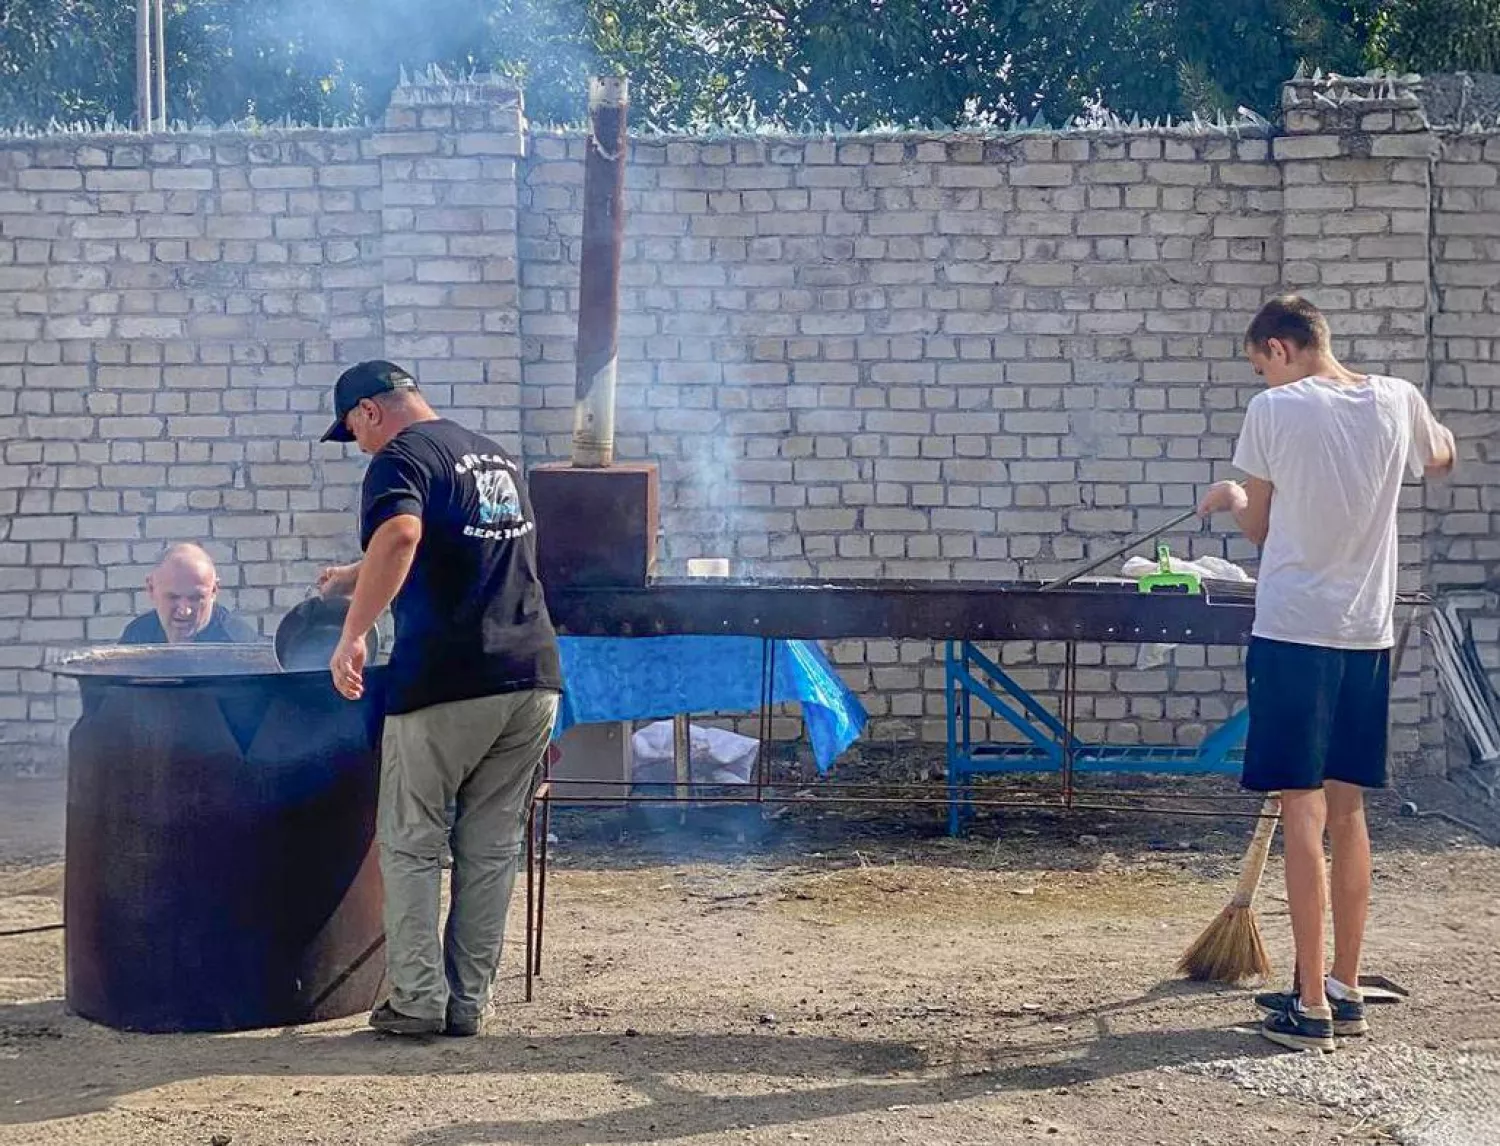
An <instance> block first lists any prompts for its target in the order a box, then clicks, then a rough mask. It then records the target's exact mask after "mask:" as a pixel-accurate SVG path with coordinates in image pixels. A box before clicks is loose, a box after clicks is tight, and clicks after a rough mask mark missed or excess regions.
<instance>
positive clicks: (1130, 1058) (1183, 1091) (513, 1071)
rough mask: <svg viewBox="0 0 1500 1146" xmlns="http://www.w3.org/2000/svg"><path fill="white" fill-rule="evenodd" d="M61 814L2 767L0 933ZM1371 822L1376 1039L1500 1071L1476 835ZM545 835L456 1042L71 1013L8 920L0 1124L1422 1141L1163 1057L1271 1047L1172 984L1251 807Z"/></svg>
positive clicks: (1496, 931)
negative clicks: (527, 989)
mask: <svg viewBox="0 0 1500 1146" xmlns="http://www.w3.org/2000/svg"><path fill="white" fill-rule="evenodd" d="M28 784H29V785H34V786H33V787H27V785H28ZM60 800H61V787H60V786H59V785H57V784H56V783H55V782H48V781H40V780H37V781H16V782H10V783H8V784H4V785H0V841H4V842H3V844H0V849H3V850H0V930H7V929H14V928H20V927H26V926H33V925H37V924H43V923H48V922H53V921H57V920H59V919H60V918H61V915H60V905H59V898H60V894H61V886H62V866H61V863H60V862H59V856H60V852H61V846H60V842H59V836H58V832H59V827H60V823H61V816H60V812H59V805H60ZM1204 806H1209V807H1213V806H1218V807H1223V806H1226V805H1225V804H1224V803H1223V802H1222V801H1221V802H1219V803H1217V804H1215V803H1214V797H1213V795H1212V793H1211V792H1210V793H1209V800H1208V802H1207V804H1206V805H1204ZM1237 806H1239V807H1243V806H1244V805H1237ZM1393 808H1394V805H1393V803H1391V802H1389V801H1387V802H1385V803H1383V804H1382V805H1381V806H1380V808H1379V810H1378V811H1377V813H1376V815H1375V829H1374V830H1375V839H1376V848H1377V871H1376V883H1375V904H1374V910H1373V915H1372V921H1371V928H1370V943H1369V948H1368V952H1369V955H1368V959H1367V967H1366V970H1367V971H1371V972H1378V973H1380V974H1383V975H1386V976H1388V977H1389V978H1390V979H1392V980H1394V981H1396V982H1397V983H1399V984H1400V985H1402V986H1403V987H1405V988H1407V989H1408V990H1409V991H1410V992H1411V997H1410V999H1408V1000H1406V1001H1404V1002H1400V1003H1396V1004H1390V1005H1383V1006H1380V1007H1378V1008H1373V1022H1374V1024H1375V1032H1374V1034H1373V1036H1372V1040H1371V1041H1372V1043H1373V1044H1374V1045H1375V1046H1377V1047H1391V1046H1393V1045H1394V1046H1410V1047H1412V1048H1419V1049H1420V1050H1422V1051H1425V1052H1431V1054H1432V1055H1435V1056H1439V1057H1440V1058H1441V1059H1442V1061H1448V1060H1450V1059H1451V1060H1454V1061H1456V1060H1457V1058H1458V1056H1461V1055H1463V1054H1465V1053H1467V1054H1471V1055H1475V1056H1478V1057H1481V1058H1486V1059H1489V1056H1500V954H1497V952H1500V852H1497V851H1496V850H1494V849H1491V848H1488V847H1485V846H1484V845H1482V844H1479V843H1477V842H1475V841H1474V839H1473V838H1472V837H1470V836H1467V835H1465V834H1464V833H1463V832H1461V831H1459V830H1457V829H1455V828H1453V827H1452V826H1450V825H1448V824H1446V823H1443V822H1441V821H1437V820H1427V819H1418V820H1410V819H1400V818H1397V817H1395V816H1393V815H1392V814H1391V812H1392V811H1393ZM19 820H24V821H25V822H24V823H20V822H19ZM554 827H555V831H556V834H557V837H558V843H557V844H556V845H555V848H554V853H553V859H554V866H553V870H552V876H553V878H552V880H551V886H550V897H549V905H548V912H549V914H548V924H547V964H546V969H545V977H544V979H543V981H542V982H541V984H540V985H539V986H540V993H539V996H538V999H537V1001H536V1002H534V1003H532V1004H529V1005H527V1004H525V1003H522V1002H521V1001H520V999H521V991H522V985H521V980H520V959H519V951H520V943H519V939H520V926H521V924H522V913H521V909H520V906H519V901H518V906H517V909H516V911H514V912H513V914H512V928H511V931H512V936H513V938H514V940H515V942H514V943H512V944H511V945H510V946H509V947H508V949H507V954H506V958H505V961H504V966H503V979H502V982H501V983H500V985H499V1001H500V1006H499V1010H498V1012H497V1015H496V1017H495V1019H494V1020H493V1022H492V1025H491V1029H490V1032H489V1034H488V1035H487V1036H485V1037H482V1038H479V1039H472V1040H456V1041H455V1040H443V1039H435V1040H431V1041H423V1042H409V1041H396V1040H392V1039H388V1038H383V1037H380V1036H377V1035H375V1034H373V1033H371V1032H369V1031H368V1030H367V1029H366V1028H365V1026H364V1016H363V1015H360V1016H355V1017H351V1018H350V1019H347V1020H343V1021H339V1022H334V1023H328V1024H324V1025H321V1026H317V1027H307V1028H301V1029H289V1030H273V1031H264V1032H255V1033H249V1034H236V1035H220V1036H170V1035H154V1036H143V1035H128V1034H122V1033H118V1032H114V1031H110V1030H107V1029H104V1028H101V1027H97V1026H94V1025H92V1024H90V1023H87V1022H85V1021H83V1020H81V1019H78V1018H75V1017H72V1016H70V1015H69V1014H68V1013H67V1012H66V1010H65V1008H64V1006H63V1003H62V1001H61V994H62V989H63V984H62V937H61V935H60V934H58V933H56V932H51V933H45V934H41V935H32V936H21V937H7V938H0V1142H4V1143H17V1144H20V1143H27V1144H32V1143H37V1144H40V1143H68V1144H70V1146H104V1144H106V1143H108V1144H115V1143H119V1144H123V1143H132V1144H134V1143H174V1144H176V1143H187V1144H193V1143H202V1144H204V1146H210V1144H218V1146H223V1144H225V1143H233V1144H234V1146H253V1144H269V1143H278V1144H279V1143H302V1142H307V1143H325V1144H334V1143H361V1144H363V1143H393V1144H403V1146H469V1144H481V1143H486V1144H487V1143H522V1144H532V1146H585V1144H589V1143H595V1144H603V1143H637V1142H663V1141H666V1142H693V1143H705V1144H727V1143H786V1142H816V1143H829V1144H842V1143H911V1144H925V1146H942V1144H952V1143H961V1142H962V1143H1021V1142H1046V1143H1057V1144H1065V1143H1066V1144H1080V1146H1081V1144H1083V1143H1108V1144H1115V1143H1118V1144H1121V1146H1124V1144H1127V1143H1128V1144H1130V1146H1135V1144H1137V1143H1145V1144H1147V1146H1150V1144H1153V1143H1166V1144H1172V1146H1176V1144H1179V1143H1182V1144H1189V1143H1201V1144H1203V1146H1237V1144H1246V1146H1248V1144H1251V1143H1266V1142H1278V1143H1283V1142H1285V1143H1293V1142H1295V1143H1308V1144H1313V1143H1317V1144H1326V1143H1334V1142H1389V1141H1398V1140H1403V1141H1418V1139H1415V1138H1410V1137H1405V1138H1403V1137H1400V1136H1399V1135H1397V1132H1396V1131H1395V1130H1394V1129H1393V1128H1392V1127H1390V1126H1387V1125H1383V1124H1382V1122H1381V1119H1380V1118H1379V1117H1371V1116H1370V1115H1369V1114H1362V1113H1361V1112H1360V1111H1359V1110H1358V1109H1357V1108H1356V1109H1339V1108H1336V1107H1333V1106H1319V1105H1313V1104H1309V1103H1306V1102H1302V1101H1298V1100H1295V1099H1293V1098H1291V1097H1279V1096H1277V1095H1276V1094H1274V1093H1273V1094H1270V1095H1269V1096H1262V1095H1259V1094H1256V1093H1254V1092H1253V1091H1250V1090H1246V1089H1243V1088H1241V1087H1240V1086H1237V1085H1235V1084H1234V1083H1233V1082H1230V1081H1225V1080H1223V1079H1221V1078H1215V1077H1201V1076H1197V1075H1193V1074H1189V1073H1183V1072H1181V1071H1177V1070H1172V1069H1170V1068H1172V1067H1174V1066H1181V1065H1183V1064H1194V1063H1204V1062H1213V1061H1216V1060H1224V1059H1233V1058H1238V1057H1241V1056H1248V1057H1249V1058H1250V1059H1254V1058H1256V1057H1257V1056H1263V1055H1271V1054H1275V1053H1280V1052H1276V1051H1275V1050H1274V1049H1273V1048H1271V1047H1270V1046H1269V1044H1264V1043H1263V1042H1262V1040H1260V1039H1258V1038H1257V1037H1255V1036H1254V1034H1253V1033H1252V1032H1251V1029H1250V1025H1249V1024H1250V1023H1251V1022H1252V1021H1253V1018H1254V1011H1253V1007H1252V1005H1251V1003H1250V1001H1249V996H1248V992H1247V991H1245V990H1234V989H1228V988H1208V987H1201V986H1198V985H1193V984H1187V983H1185V982H1182V981H1180V980H1177V979H1175V978H1173V977H1172V967H1173V964H1174V962H1175V960H1176V958H1177V957H1178V955H1179V954H1180V953H1181V951H1182V949H1183V947H1184V946H1185V945H1186V944H1187V943H1188V942H1189V941H1190V940H1191V939H1192V938H1193V937H1194V936H1195V935H1196V934H1197V932H1198V931H1199V930H1200V929H1201V928H1202V927H1203V925H1204V924H1206V923H1207V922H1208V921H1209V920H1210V919H1212V918H1213V916H1214V914H1215V913H1216V912H1217V911H1218V909H1219V908H1220V907H1221V906H1222V905H1223V904H1224V902H1225V901H1226V898H1227V894H1228V890H1229V888H1230V887H1231V886H1232V884H1233V880H1234V875H1235V874H1236V872H1237V868H1238V859H1239V855H1240V853H1241V852H1242V850H1243V847H1244V843H1245V841H1246V839H1247V838H1248V833H1249V825H1248V823H1247V822H1246V821H1245V820H1232V819H1191V818H1188V817H1185V816H1180V815H1178V816H1171V817H1162V816H1151V817H1140V816H1127V815H1121V814H1110V813H1101V812H1073V813H1066V814H1065V813H1059V812H1021V811H1005V812H993V813H990V814H986V815H982V816H981V818H980V820H979V822H978V823H977V824H976V826H975V830H974V831H973V832H972V833H971V835H970V836H969V837H967V838H965V839H962V840H950V839H948V838H947V837H946V836H945V835H944V834H943V825H942V824H941V822H940V820H939V813H938V812H937V811H936V810H935V809H931V808H918V809H902V808H899V807H891V806H886V807H880V808H874V809H869V810H866V811H863V812H860V813H859V814H852V813H849V814H846V813H837V814H836V813H834V812H831V811H821V810H808V809H797V810H794V811H791V812H788V813H786V814H783V815H779V816H777V817H775V818H772V819H767V818H765V817H763V816H762V815H761V813H760V811H759V810H756V809H738V810H733V811H731V810H726V809H723V808H719V809H712V810H708V811H704V812H702V813H700V814H697V815H695V816H694V817H693V818H692V819H691V822H689V823H688V824H686V825H682V824H679V823H678V822H677V819H676V816H675V814H673V813H661V814H658V815H654V816H653V815H650V814H647V813H644V812H642V811H640V810H639V809H638V810H637V812H636V813H635V814H626V813H621V812H617V811H600V810H589V811H585V810H574V811H570V812H567V813H564V814H560V815H559V816H558V818H557V820H556V822H555V825H554ZM1279 880H1280V867H1279V861H1274V862H1273V865H1272V869H1271V870H1270V871H1269V872H1268V874H1267V882H1266V885H1265V894H1264V895H1263V898H1262V902H1261V907H1262V919H1263V924H1264V927H1265V931H1266V934H1267V939H1268V942H1269V944H1270V945H1271V948H1272V950H1273V952H1274V953H1275V954H1276V956H1277V957H1278V964H1279V970H1280V971H1281V972H1282V973H1283V974H1289V969H1288V968H1287V965H1286V964H1287V952H1288V951H1289V933H1288V926H1287V919H1286V913H1285V902H1284V900H1283V898H1282V897H1281V895H1280V892H1279ZM1356 1042H1357V1040H1350V1044H1349V1045H1346V1046H1345V1047H1344V1048H1342V1049H1341V1050H1340V1051H1339V1052H1338V1054H1336V1055H1334V1056H1332V1060H1331V1061H1332V1062H1334V1063H1337V1062H1340V1061H1343V1062H1351V1061H1353V1062H1357V1061H1358V1057H1357V1056H1359V1055H1362V1054H1366V1053H1367V1051H1366V1049H1365V1048H1364V1047H1362V1046H1359V1045H1355V1044H1356ZM1345 1056H1353V1057H1352V1058H1351V1057H1345ZM1444 1056H1446V1057H1444ZM1309 1057H1317V1058H1320V1057H1321V1056H1309ZM1491 1061H1493V1060H1491ZM1163 1068H1168V1069H1163ZM1495 1113H1496V1124H1495V1127H1494V1133H1493V1134H1491V1133H1489V1132H1488V1131H1485V1130H1480V1131H1476V1134H1477V1135H1478V1136H1476V1137H1473V1138H1472V1139H1469V1138H1461V1137H1460V1138H1448V1139H1444V1140H1443V1141H1444V1142H1450V1141H1451V1142H1460V1141H1462V1142H1463V1143H1464V1146H1469V1142H1470V1141H1472V1142H1473V1143H1474V1144H1476V1146H1477V1144H1478V1143H1481V1142H1484V1143H1493V1142H1497V1141H1500V1110H1497V1111H1496V1112H1495Z"/></svg>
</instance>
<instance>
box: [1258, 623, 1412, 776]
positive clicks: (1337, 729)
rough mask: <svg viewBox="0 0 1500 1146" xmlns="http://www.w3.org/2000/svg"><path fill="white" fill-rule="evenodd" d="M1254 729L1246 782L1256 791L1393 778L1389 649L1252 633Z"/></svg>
mask: <svg viewBox="0 0 1500 1146" xmlns="http://www.w3.org/2000/svg"><path fill="white" fill-rule="evenodd" d="M1245 675H1246V682H1247V686H1248V692H1249V699H1250V731H1249V734H1248V735H1247V737H1246V739H1245V772H1244V777H1243V779H1242V781H1241V782H1242V783H1243V784H1244V786H1245V787H1246V788H1249V789H1251V790H1252V791H1256V792H1281V791H1299V790H1306V789H1313V788H1321V787H1322V786H1323V781H1325V780H1342V781H1343V782H1344V783H1346V784H1357V785H1359V786H1360V787H1361V788H1384V787H1385V785H1386V741H1387V736H1388V732H1389V723H1390V722H1389V714H1390V705H1391V651H1390V650H1389V649H1378V650H1365V649H1329V648H1323V647H1321V646H1318V645H1294V644H1289V643H1287V642H1285V641H1268V640H1266V639H1265V638H1263V637H1252V638H1251V639H1250V651H1249V654H1248V655H1247V657H1246V659H1245Z"/></svg>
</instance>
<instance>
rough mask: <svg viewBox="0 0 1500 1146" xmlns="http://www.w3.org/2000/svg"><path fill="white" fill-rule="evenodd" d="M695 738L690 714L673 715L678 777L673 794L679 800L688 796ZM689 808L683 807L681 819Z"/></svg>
mask: <svg viewBox="0 0 1500 1146" xmlns="http://www.w3.org/2000/svg"><path fill="white" fill-rule="evenodd" d="M692 759H693V738H692V725H691V724H690V723H689V720H688V714H687V713H685V712H679V713H677V714H676V715H674V716H673V717H672V768H673V772H674V774H675V776H676V779H677V786H676V788H675V789H674V790H673V795H675V796H676V798H677V799H679V800H684V801H685V800H686V799H687V797H688V784H689V782H690V781H691V779H692ZM686 818H687V809H686V808H683V809H682V811H681V813H680V815H679V819H681V820H684V821H685V820H686Z"/></svg>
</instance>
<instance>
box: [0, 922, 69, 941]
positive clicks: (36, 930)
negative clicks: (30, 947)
mask: <svg viewBox="0 0 1500 1146" xmlns="http://www.w3.org/2000/svg"><path fill="white" fill-rule="evenodd" d="M64 926H65V924H62V923H44V924H42V925H41V926H40V927H18V928H16V929H15V930H14V931H0V939H10V938H11V937H12V936H16V935H41V934H42V933H43V932H46V931H61V930H62V929H63V927H64Z"/></svg>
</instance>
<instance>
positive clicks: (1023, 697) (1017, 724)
mask: <svg viewBox="0 0 1500 1146" xmlns="http://www.w3.org/2000/svg"><path fill="white" fill-rule="evenodd" d="M1076 673H1077V660H1076V649H1075V646H1074V645H1072V644H1071V643H1070V644H1069V645H1068V646H1067V663H1066V665H1065V667H1064V679H1063V696H1062V705H1063V717H1062V719H1059V718H1058V717H1056V716H1054V715H1053V714H1052V713H1050V712H1048V711H1047V709H1046V708H1044V707H1043V706H1042V704H1041V703H1040V702H1039V701H1038V700H1037V699H1036V697H1034V696H1032V695H1031V694H1030V693H1029V692H1027V691H1026V690H1025V689H1024V688H1022V687H1021V686H1020V685H1019V684H1017V683H1016V682H1015V680H1014V679H1013V678H1012V677H1011V676H1010V675H1009V674H1007V673H1006V671H1005V670H1004V669H1002V668H1001V667H1000V666H999V665H998V664H996V663H995V662H994V661H992V660H990V658H988V657H987V656H985V655H984V654H983V653H981V652H980V651H979V650H978V649H977V648H975V647H974V645H973V644H971V643H970V642H969V641H958V640H952V641H949V642H948V643H947V651H946V653H945V656H944V685H945V694H946V695H945V700H946V711H947V718H948V831H949V833H950V834H952V835H955V836H956V835H958V834H959V833H960V832H962V830H963V828H964V825H965V824H966V823H967V821H968V820H969V818H970V817H971V816H972V814H973V808H972V806H971V800H972V799H973V778H974V777H975V776H987V775H995V774H998V773H1002V772H1051V771H1056V772H1059V773H1060V774H1061V775H1062V778H1063V785H1064V794H1065V797H1066V798H1067V801H1068V802H1069V803H1071V802H1072V791H1073V775H1074V773H1075V772H1151V773H1162V774H1168V775H1204V774H1207V773H1223V772H1231V773H1232V772H1237V771H1238V770H1239V767H1240V764H1241V762H1242V761H1243V760H1244V744H1245V732H1246V729H1247V728H1248V727H1249V714H1248V712H1247V711H1246V710H1245V709H1241V710H1240V711H1239V712H1237V713H1235V714H1234V715H1233V716H1231V717H1230V718H1229V719H1228V720H1226V721H1224V723H1222V724H1220V725H1219V726H1218V727H1217V728H1215V729H1214V730H1213V731H1212V732H1211V733H1209V734H1208V736H1206V737H1204V739H1203V742H1202V743H1201V744H1199V745H1198V746H1197V747H1196V748H1176V747H1157V746H1153V745H1143V744H1103V743H1099V744H1094V743H1087V742H1085V741H1083V740H1080V739H1079V738H1078V736H1077V735H1076V734H1075V733H1074V731H1073V727H1074V724H1075V722H1074V720H1073V714H1074V706H1075V704H1076V701H1077V695H1076V683H1077V679H1076ZM976 699H977V700H978V701H979V702H980V703H981V704H983V705H984V707H985V708H988V709H989V710H990V711H991V712H993V713H995V714H996V715H997V716H999V717H1000V718H1001V719H1003V720H1004V721H1005V722H1006V723H1007V724H1009V725H1010V726H1011V727H1012V728H1014V729H1015V730H1016V731H1017V732H1019V733H1020V734H1021V737H1022V742H1021V743H1016V744H995V743H987V742H978V743H976V742H975V740H974V735H973V716H974V701H975V700H976Z"/></svg>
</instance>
